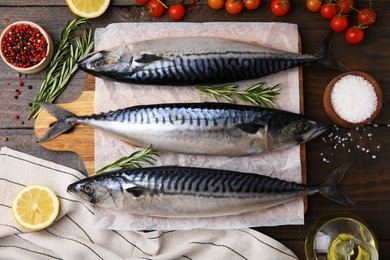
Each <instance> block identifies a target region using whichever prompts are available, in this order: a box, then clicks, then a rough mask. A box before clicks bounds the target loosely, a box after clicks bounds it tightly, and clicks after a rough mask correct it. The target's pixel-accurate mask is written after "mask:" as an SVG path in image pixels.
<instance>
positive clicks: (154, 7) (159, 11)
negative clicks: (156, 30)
mask: <svg viewBox="0 0 390 260" xmlns="http://www.w3.org/2000/svg"><path fill="white" fill-rule="evenodd" d="M147 9H148V11H149V14H150V15H151V16H154V17H159V16H161V15H163V14H164V12H165V6H164V5H163V4H162V3H161V2H160V0H150V1H149V3H148V7H147Z"/></svg>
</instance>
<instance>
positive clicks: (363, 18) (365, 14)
mask: <svg viewBox="0 0 390 260" xmlns="http://www.w3.org/2000/svg"><path fill="white" fill-rule="evenodd" d="M357 18H358V21H359V23H360V24H361V25H371V24H373V23H374V22H375V20H376V13H375V11H374V10H372V9H368V8H363V9H361V10H360V11H359V13H358V15H357Z"/></svg>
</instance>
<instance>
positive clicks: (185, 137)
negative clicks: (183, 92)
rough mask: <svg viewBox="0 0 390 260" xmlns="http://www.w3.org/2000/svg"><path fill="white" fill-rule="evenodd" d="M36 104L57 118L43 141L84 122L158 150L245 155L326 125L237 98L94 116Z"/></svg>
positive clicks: (298, 139)
mask: <svg viewBox="0 0 390 260" xmlns="http://www.w3.org/2000/svg"><path fill="white" fill-rule="evenodd" d="M40 104H41V105H43V107H44V108H46V109H48V110H49V111H50V112H51V113H52V114H54V115H55V116H56V117H57V118H58V119H59V120H58V122H57V123H56V124H55V125H54V126H52V128H50V129H49V130H48V131H47V132H46V134H45V136H44V137H42V138H41V141H47V140H50V139H52V138H54V137H55V136H57V135H59V134H61V133H62V132H64V131H66V130H68V129H70V128H72V127H73V126H75V125H76V124H86V125H90V126H92V127H94V128H97V129H100V130H103V131H105V132H106V133H108V134H110V135H112V136H114V137H117V138H119V139H121V140H123V141H125V142H128V143H130V144H133V145H136V146H141V147H146V146H149V145H152V146H153V148H155V149H156V150H158V151H170V152H176V153H186V154H204V155H226V156H243V155H248V154H255V153H261V152H267V151H272V150H278V149H283V148H289V147H292V146H295V145H298V144H301V143H303V142H306V141H308V140H311V139H312V138H314V137H316V136H318V135H319V134H321V133H322V132H324V131H325V130H326V127H325V125H324V124H322V123H320V122H318V121H315V120H310V119H307V118H305V117H304V116H302V115H299V114H295V113H290V112H287V111H283V110H278V109H270V108H261V107H254V106H245V105H235V104H223V103H182V104H156V105H145V106H135V107H129V108H125V109H120V110H117V111H113V112H108V113H103V114H98V115H92V116H75V115H73V114H71V113H69V112H67V111H65V110H60V109H59V108H58V107H56V106H55V105H52V104H48V103H40ZM57 110H58V111H59V112H58V111H57Z"/></svg>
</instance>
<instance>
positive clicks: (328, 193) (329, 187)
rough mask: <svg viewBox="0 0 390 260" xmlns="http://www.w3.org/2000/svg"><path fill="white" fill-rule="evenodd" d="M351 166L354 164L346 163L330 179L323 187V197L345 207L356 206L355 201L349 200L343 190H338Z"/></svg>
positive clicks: (321, 191)
mask: <svg viewBox="0 0 390 260" xmlns="http://www.w3.org/2000/svg"><path fill="white" fill-rule="evenodd" d="M351 164H352V162H348V163H345V164H344V165H342V166H341V167H340V168H338V169H337V170H336V171H334V172H333V173H332V174H331V175H330V176H329V177H328V179H327V180H326V181H325V182H324V183H323V184H322V185H321V187H322V189H321V190H320V193H321V195H323V196H324V197H327V198H329V199H331V200H334V201H336V202H338V203H340V204H342V205H344V206H354V205H356V203H355V202H354V201H352V200H351V199H350V198H348V196H347V195H345V194H344V193H343V192H342V191H341V190H339V189H338V188H337V185H338V184H339V183H340V182H341V180H342V179H343V178H344V175H345V173H346V172H347V170H348V169H349V167H350V166H351Z"/></svg>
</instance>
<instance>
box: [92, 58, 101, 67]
mask: <svg viewBox="0 0 390 260" xmlns="http://www.w3.org/2000/svg"><path fill="white" fill-rule="evenodd" d="M93 65H94V66H95V67H97V68H100V67H101V66H103V61H102V60H97V61H95V63H94V64H93Z"/></svg>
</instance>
